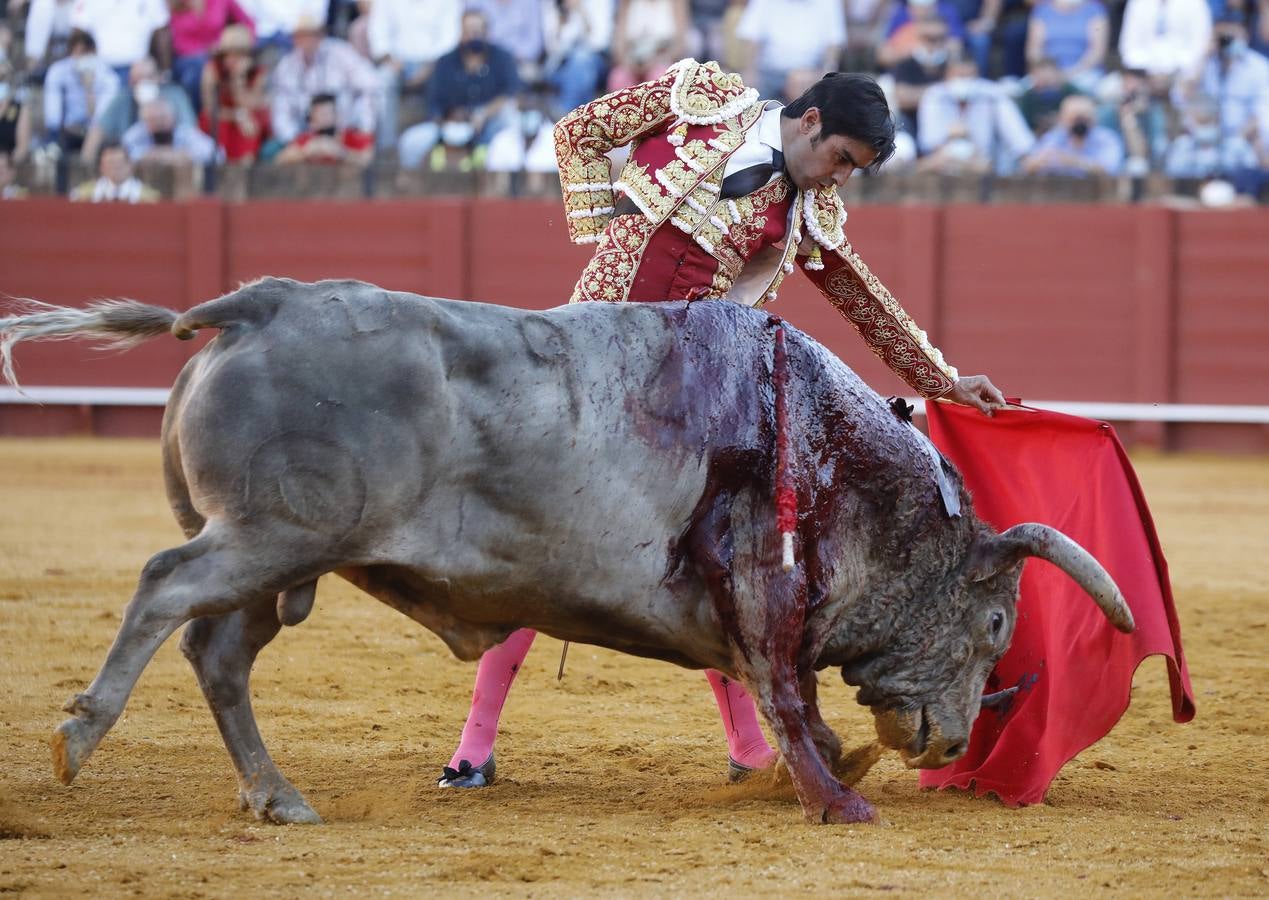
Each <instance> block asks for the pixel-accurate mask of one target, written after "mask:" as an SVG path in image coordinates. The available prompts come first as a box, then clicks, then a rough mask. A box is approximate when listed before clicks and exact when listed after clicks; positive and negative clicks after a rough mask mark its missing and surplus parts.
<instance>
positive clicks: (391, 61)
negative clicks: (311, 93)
mask: <svg viewBox="0 0 1269 900" xmlns="http://www.w3.org/2000/svg"><path fill="white" fill-rule="evenodd" d="M462 13H463V5H462V2H461V0H429V2H419V0H374V2H373V3H372V4H371V5H370V14H369V16H368V17H367V18H368V22H367V25H366V39H367V42H368V44H369V48H370V57H371V59H372V60H373V61H374V63H375V65H376V66H377V67H378V70H377V71H378V75H379V82H380V85H381V87H380V91H381V94H382V98H383V100H382V106H381V108H380V111H379V129H378V144H379V149H380V150H386V149H389V148H391V147H393V146H395V145H396V142H397V137H398V130H399V127H398V126H399V120H400V117H401V95H402V93H403V92H407V91H412V92H415V93H418V92H421V91H422V90H423V88H424V86H425V85H426V84H427V80H428V79H429V78H430V77H431V76H432V68H433V66H435V65H436V61H437V60H438V59H439V58H440V57H441V56H443V55H444V54H446V53H448V52H449V51H451V50H453V49H454V47H455V46H456V45H457V44H458V37H459V33H458V29H459V25H460V23H461V20H462ZM350 37H351V32H350Z"/></svg>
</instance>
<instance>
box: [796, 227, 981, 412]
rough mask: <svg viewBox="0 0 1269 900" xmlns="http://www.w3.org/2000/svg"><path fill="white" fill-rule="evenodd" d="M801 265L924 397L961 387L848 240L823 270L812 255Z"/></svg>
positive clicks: (866, 339) (826, 255)
mask: <svg viewBox="0 0 1269 900" xmlns="http://www.w3.org/2000/svg"><path fill="white" fill-rule="evenodd" d="M808 230H809V228H808ZM798 261H799V263H800V264H801V265H802V268H803V270H804V271H806V274H807V276H808V277H809V278H810V279H811V281H812V282H814V284H815V286H816V287H818V288H819V289H820V292H821V293H823V294H824V296H825V297H827V298H828V302H829V303H832V304H833V306H835V307H836V308H837V311H838V312H840V313H841V314H842V315H843V316H844V317H845V318H846V320H847V321H848V322H850V324H851V325H853V326H855V330H856V331H858V332H859V334H860V336H861V337H862V338H863V339H864V342H865V343H867V344H868V346H869V348H870V349H871V350H872V352H873V353H875V354H877V356H878V357H880V359H881V361H882V362H884V363H885V364H886V365H887V366H889V367H890V369H891V371H893V372H894V373H895V374H896V375H898V376H899V377H900V378H902V379H903V380H904V381H905V382H907V384H908V385H909V386H910V387H912V389H913V390H915V391H916V392H917V393H919V394H920V395H921V396H923V397H938V396H941V395H943V394H945V393H947V392H948V391H950V390H951V389H952V388H953V387H955V385H956V379H957V378H958V377H959V376H958V374H957V372H956V369H955V368H953V367H952V366H949V365H948V364H947V363H946V362H945V361H944V359H943V354H942V353H941V352H940V351H939V350H938V349H937V348H935V347H934V346H933V345H932V344H931V343H930V340H929V337H928V336H927V335H926V333H925V332H924V331H922V330H921V329H920V328H918V327H917V325H916V323H915V322H913V321H912V319H911V317H910V316H909V315H908V314H907V313H906V312H905V311H904V309H903V307H902V306H900V305H899V301H898V300H896V299H895V298H894V295H892V294H891V293H890V291H888V290H886V286H885V285H883V284H882V283H881V281H880V280H879V279H878V278H877V276H876V275H873V274H872V272H871V271H870V270H869V269H868V266H867V265H865V264H864V261H863V260H862V259H860V258H859V254H857V253H856V252H855V251H854V250H853V249H851V246H850V243H849V242H846V241H843V243H842V245H841V247H840V248H839V249H838V250H834V251H829V252H826V253H824V254H823V262H824V269H823V270H822V271H810V270H807V268H806V262H807V258H806V257H801V258H800V259H799V260H798Z"/></svg>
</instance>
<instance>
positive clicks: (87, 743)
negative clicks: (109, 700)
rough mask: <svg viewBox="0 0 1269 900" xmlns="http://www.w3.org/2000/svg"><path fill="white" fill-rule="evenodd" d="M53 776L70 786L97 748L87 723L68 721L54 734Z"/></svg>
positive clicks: (52, 744) (74, 720)
mask: <svg viewBox="0 0 1269 900" xmlns="http://www.w3.org/2000/svg"><path fill="white" fill-rule="evenodd" d="M49 743H50V745H51V746H52V748H53V774H54V775H56V776H57V780H58V781H60V782H61V783H62V784H70V783H71V782H72V781H74V780H75V776H76V775H78V774H79V770H80V769H81V768H82V767H83V765H84V763H86V762H87V761H88V757H89V756H91V755H92V752H93V750H94V749H96V747H97V741H96V740H95V739H94V738H93V736H92V735H91V734H90V733H89V727H88V724H87V723H86V722H84V721H83V720H82V719H79V718H73V719H67V720H66V721H65V722H63V723H62V724H61V725H58V726H57V730H56V731H54V732H53V738H52V740H51V741H50V742H49Z"/></svg>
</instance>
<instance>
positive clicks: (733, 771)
mask: <svg viewBox="0 0 1269 900" xmlns="http://www.w3.org/2000/svg"><path fill="white" fill-rule="evenodd" d="M758 771H760V770H759V769H755V768H754V767H753V766H746V765H745V764H744V763H738V762H736V761H735V760H734V759H732V758H731V757H730V756H729V757H727V780H728V781H729V782H731V783H732V784H740V782H742V781H744V780H745V779H746V778H748V777H749V776H750V775H752V774H753V773H754V772H758Z"/></svg>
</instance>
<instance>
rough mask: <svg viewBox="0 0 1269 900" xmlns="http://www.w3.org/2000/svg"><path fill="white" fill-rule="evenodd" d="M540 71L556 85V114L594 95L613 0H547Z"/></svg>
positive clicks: (609, 37)
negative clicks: (543, 60) (544, 44)
mask: <svg viewBox="0 0 1269 900" xmlns="http://www.w3.org/2000/svg"><path fill="white" fill-rule="evenodd" d="M544 12H545V16H546V20H545V28H544V31H545V35H546V61H545V62H544V63H543V65H542V70H543V74H544V75H545V76H546V78H547V80H549V81H550V82H551V84H553V85H554V86H555V91H556V102H555V107H556V110H555V111H556V114H557V115H563V114H564V113H567V112H571V111H572V110H574V109H576V108H577V107H579V106H581V105H582V104H584V103H589V102H590V101H591V100H593V99H595V97H596V96H598V93H599V84H600V79H601V78H602V76H603V73H604V51H605V50H607V49H608V44H609V42H610V41H611V40H612V28H613V4H612V0H548V2H547V3H546V6H545V10H544Z"/></svg>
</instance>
